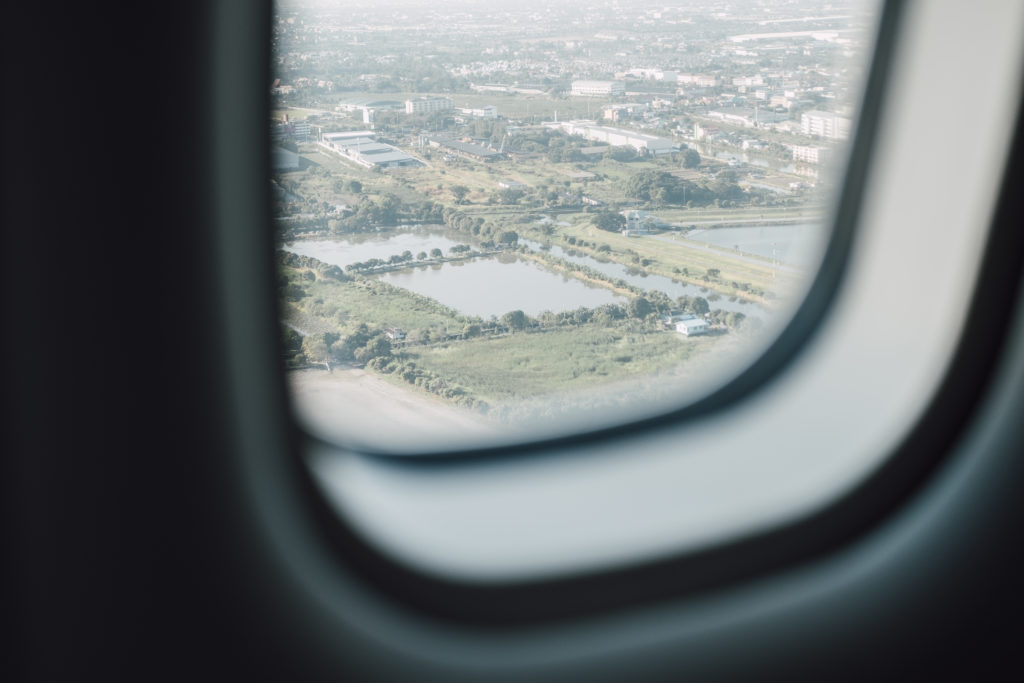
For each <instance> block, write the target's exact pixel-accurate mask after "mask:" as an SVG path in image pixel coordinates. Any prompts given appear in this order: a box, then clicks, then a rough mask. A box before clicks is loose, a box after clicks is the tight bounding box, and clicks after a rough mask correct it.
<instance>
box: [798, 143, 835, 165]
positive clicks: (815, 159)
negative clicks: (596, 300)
mask: <svg viewBox="0 0 1024 683" xmlns="http://www.w3.org/2000/svg"><path fill="white" fill-rule="evenodd" d="M831 155H832V150H831V149H829V148H828V147H814V146H812V145H793V161H802V162H804V163H807V164H823V163H825V162H826V161H828V159H829V158H830V157H831Z"/></svg>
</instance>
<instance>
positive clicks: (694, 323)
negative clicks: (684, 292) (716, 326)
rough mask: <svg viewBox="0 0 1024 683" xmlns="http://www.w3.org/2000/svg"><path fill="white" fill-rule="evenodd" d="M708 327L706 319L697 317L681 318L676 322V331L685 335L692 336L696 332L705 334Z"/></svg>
mask: <svg viewBox="0 0 1024 683" xmlns="http://www.w3.org/2000/svg"><path fill="white" fill-rule="evenodd" d="M710 327H711V326H710V325H708V321H707V320H702V319H700V318H697V317H692V318H683V319H682V320H680V321H679V322H677V323H676V332H678V333H679V334H681V335H683V336H685V337H693V336H695V335H698V334H707V333H708V329H709V328H710Z"/></svg>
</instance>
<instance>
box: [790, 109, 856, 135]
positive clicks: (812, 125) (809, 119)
mask: <svg viewBox="0 0 1024 683" xmlns="http://www.w3.org/2000/svg"><path fill="white" fill-rule="evenodd" d="M800 127H801V128H802V129H803V132H804V135H814V136H817V137H822V138H826V139H828V140H845V139H847V138H848V137H850V119H848V118H846V117H845V116H840V115H839V114H833V113H832V112H827V111H817V110H814V111H808V112H804V114H803V115H801V116H800Z"/></svg>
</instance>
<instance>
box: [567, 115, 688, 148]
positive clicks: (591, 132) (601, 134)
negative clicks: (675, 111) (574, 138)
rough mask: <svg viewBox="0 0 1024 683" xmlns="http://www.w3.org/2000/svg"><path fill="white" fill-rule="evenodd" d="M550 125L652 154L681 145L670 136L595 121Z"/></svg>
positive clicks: (574, 133)
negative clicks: (601, 124)
mask: <svg viewBox="0 0 1024 683" xmlns="http://www.w3.org/2000/svg"><path fill="white" fill-rule="evenodd" d="M548 125H549V126H552V127H557V128H560V129H562V130H564V131H565V132H566V133H568V134H569V135H581V136H583V137H585V138H587V139H588V140H598V141H600V142H606V143H608V144H609V145H612V146H615V147H626V146H628V147H632V148H633V149H635V150H637V151H638V152H640V151H644V150H646V151H648V152H650V153H651V154H670V153H672V152H675V151H678V149H679V146H678V145H677V144H676V143H675V142H673V141H672V140H669V139H668V138H661V137H658V136H657V135H648V134H647V133H636V132H634V131H631V130H624V129H622V128H611V127H609V126H599V125H597V124H596V123H594V122H593V121H562V122H559V123H553V124H548Z"/></svg>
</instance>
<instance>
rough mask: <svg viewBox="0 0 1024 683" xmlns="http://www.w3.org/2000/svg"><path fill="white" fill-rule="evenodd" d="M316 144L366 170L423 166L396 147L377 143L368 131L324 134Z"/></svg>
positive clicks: (420, 162)
mask: <svg viewBox="0 0 1024 683" xmlns="http://www.w3.org/2000/svg"><path fill="white" fill-rule="evenodd" d="M317 144H319V145H320V146H321V147H323V148H324V149H327V150H329V151H331V152H333V153H335V154H338V155H340V156H342V157H344V158H345V159H348V160H349V161H353V162H355V163H357V164H359V165H360V166H365V167H366V168H395V167H401V166H423V165H424V163H423V162H422V161H420V160H419V159H417V158H416V157H413V156H410V155H408V154H406V153H405V152H403V151H402V150H400V149H398V148H397V147H393V146H391V145H388V144H385V143H383V142H378V141H377V140H375V139H374V134H373V133H372V132H370V131H349V132H345V133H324V134H323V135H322V136H321V140H320V142H319V143H317Z"/></svg>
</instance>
